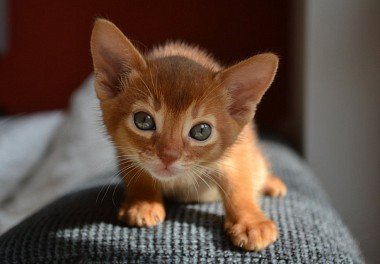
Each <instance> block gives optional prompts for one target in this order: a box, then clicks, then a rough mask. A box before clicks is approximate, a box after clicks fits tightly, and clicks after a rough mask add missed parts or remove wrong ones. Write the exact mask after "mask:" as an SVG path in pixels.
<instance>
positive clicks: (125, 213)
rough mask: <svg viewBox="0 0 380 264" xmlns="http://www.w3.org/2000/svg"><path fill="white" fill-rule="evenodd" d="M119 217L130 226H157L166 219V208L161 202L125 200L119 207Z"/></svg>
mask: <svg viewBox="0 0 380 264" xmlns="http://www.w3.org/2000/svg"><path fill="white" fill-rule="evenodd" d="M118 219H119V220H120V221H122V222H125V223H126V224H127V225H129V226H139V227H143V226H155V225H158V224H160V223H161V222H163V221H164V219H165V208H164V206H163V204H161V203H159V202H147V201H139V202H132V203H128V202H125V203H124V204H122V205H121V207H120V209H119V214H118Z"/></svg>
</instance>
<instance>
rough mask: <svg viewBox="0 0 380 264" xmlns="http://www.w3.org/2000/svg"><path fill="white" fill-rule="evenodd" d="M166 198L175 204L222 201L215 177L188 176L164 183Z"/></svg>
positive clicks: (163, 189) (209, 175) (163, 190)
mask: <svg viewBox="0 0 380 264" xmlns="http://www.w3.org/2000/svg"><path fill="white" fill-rule="evenodd" d="M161 186H162V193H163V195H164V197H165V198H166V199H168V200H170V201H174V202H184V203H191V202H216V201H220V200H221V196H220V194H219V188H218V184H217V183H216V181H215V178H214V175H211V174H208V175H204V176H202V177H201V176H199V175H198V176H195V175H193V176H187V177H183V178H180V179H178V180H175V181H172V182H168V183H163V184H162V185H161Z"/></svg>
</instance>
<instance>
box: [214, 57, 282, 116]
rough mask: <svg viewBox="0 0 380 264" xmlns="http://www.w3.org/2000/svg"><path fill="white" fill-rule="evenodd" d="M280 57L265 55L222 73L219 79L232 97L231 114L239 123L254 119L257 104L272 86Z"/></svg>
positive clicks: (243, 62) (252, 58) (236, 65)
mask: <svg viewBox="0 0 380 264" xmlns="http://www.w3.org/2000/svg"><path fill="white" fill-rule="evenodd" d="M277 66H278V57H277V56H276V55H274V54H272V53H263V54H259V55H256V56H253V57H251V58H249V59H247V60H244V61H242V62H240V63H238V64H235V65H234V66H232V67H230V68H228V69H226V70H224V71H222V72H220V73H219V74H218V75H219V76H218V77H219V78H220V79H221V82H222V83H223V85H224V87H225V88H226V89H227V92H228V94H229V95H230V99H231V102H230V105H229V112H230V114H231V116H232V117H233V118H234V119H235V120H236V121H238V122H239V123H245V122H248V121H249V120H250V119H252V118H253V116H254V114H255V110H256V106H257V104H258V103H259V102H260V100H261V98H262V97H263V95H264V93H265V92H266V90H267V89H268V88H269V86H270V85H271V83H272V81H273V79H274V76H275V74H276V71H277Z"/></svg>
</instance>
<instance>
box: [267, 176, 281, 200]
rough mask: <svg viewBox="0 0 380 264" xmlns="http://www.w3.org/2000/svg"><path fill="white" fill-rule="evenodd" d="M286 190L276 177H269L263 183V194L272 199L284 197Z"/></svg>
mask: <svg viewBox="0 0 380 264" xmlns="http://www.w3.org/2000/svg"><path fill="white" fill-rule="evenodd" d="M286 192H287V188H286V185H285V183H284V182H283V181H282V180H281V179H280V178H278V177H276V176H269V177H268V178H267V180H266V182H265V186H264V188H263V193H264V194H265V195H269V196H272V197H282V196H285V195H286Z"/></svg>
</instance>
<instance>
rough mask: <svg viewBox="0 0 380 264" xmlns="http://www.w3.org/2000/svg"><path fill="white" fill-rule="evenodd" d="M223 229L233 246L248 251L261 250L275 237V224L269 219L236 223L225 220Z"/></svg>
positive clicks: (274, 239)
mask: <svg viewBox="0 0 380 264" xmlns="http://www.w3.org/2000/svg"><path fill="white" fill-rule="evenodd" d="M224 229H225V230H226V232H227V233H228V235H229V236H230V238H231V240H232V243H233V244H234V245H235V246H237V247H240V248H243V249H245V250H249V251H261V250H263V249H264V248H266V247H267V246H269V245H270V244H272V243H273V242H274V241H276V239H277V227H276V224H275V223H274V222H273V221H271V220H269V219H264V220H262V221H256V222H237V223H233V222H230V221H228V220H226V222H225V223H224Z"/></svg>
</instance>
